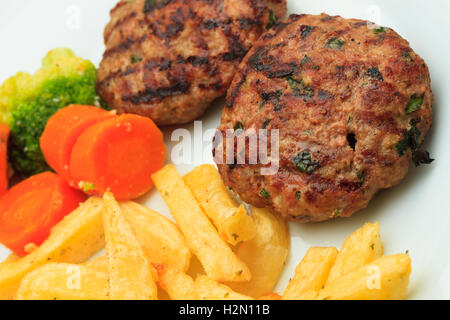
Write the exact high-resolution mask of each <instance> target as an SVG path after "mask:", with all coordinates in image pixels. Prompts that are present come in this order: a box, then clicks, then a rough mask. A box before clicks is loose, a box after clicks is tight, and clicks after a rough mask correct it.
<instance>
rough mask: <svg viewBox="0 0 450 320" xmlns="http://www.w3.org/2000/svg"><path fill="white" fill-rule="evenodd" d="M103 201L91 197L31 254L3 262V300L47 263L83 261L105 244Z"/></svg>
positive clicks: (0, 285) (0, 274)
mask: <svg viewBox="0 0 450 320" xmlns="http://www.w3.org/2000/svg"><path fill="white" fill-rule="evenodd" d="M102 212H103V202H102V200H101V199H99V198H95V197H92V198H90V199H88V200H87V201H86V202H84V203H83V204H81V205H80V207H79V208H78V209H76V210H75V211H74V212H72V213H70V214H69V215H67V216H66V217H65V218H64V219H63V220H62V221H61V222H60V223H58V224H57V225H56V226H55V227H54V228H53V229H52V231H51V233H50V236H49V237H48V239H47V240H45V241H44V242H43V243H42V244H41V245H40V246H39V247H38V248H37V249H36V250H34V251H33V252H32V253H30V254H29V255H27V256H25V257H23V258H21V259H19V260H17V261H14V262H8V263H4V264H0V300H3V299H13V298H14V296H15V294H16V290H17V288H18V287H19V284H20V281H21V280H22V278H23V277H24V276H25V275H26V274H27V273H28V272H30V271H32V270H33V269H35V268H37V267H38V266H40V265H42V264H44V263H48V262H67V263H81V262H84V261H86V260H87V259H89V257H91V256H92V255H93V254H94V253H96V252H97V251H99V250H100V249H102V248H103V247H104V245H105V238H104V231H103V222H102Z"/></svg>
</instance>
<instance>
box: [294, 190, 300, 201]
mask: <svg viewBox="0 0 450 320" xmlns="http://www.w3.org/2000/svg"><path fill="white" fill-rule="evenodd" d="M301 198H302V192H301V191H297V192H296V193H295V199H297V200H300V199H301Z"/></svg>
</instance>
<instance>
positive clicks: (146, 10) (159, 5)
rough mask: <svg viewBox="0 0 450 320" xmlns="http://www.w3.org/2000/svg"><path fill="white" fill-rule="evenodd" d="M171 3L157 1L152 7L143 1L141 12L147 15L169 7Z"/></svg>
mask: <svg viewBox="0 0 450 320" xmlns="http://www.w3.org/2000/svg"><path fill="white" fill-rule="evenodd" d="M171 2H172V0H160V1H157V0H156V3H155V4H154V5H150V2H147V1H145V2H144V7H143V8H142V11H143V12H144V13H145V14H149V13H152V12H153V11H155V10H159V9H162V8H164V7H165V6H167V5H169V4H170V3H171Z"/></svg>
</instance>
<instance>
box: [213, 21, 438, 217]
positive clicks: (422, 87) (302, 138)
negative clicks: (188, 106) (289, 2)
mask: <svg viewBox="0 0 450 320" xmlns="http://www.w3.org/2000/svg"><path fill="white" fill-rule="evenodd" d="M432 103H433V93H432V90H431V86H430V75H429V71H428V68H427V66H426V64H425V62H424V61H423V59H422V58H421V57H419V56H418V55H417V54H416V53H415V52H414V51H413V50H412V49H411V48H410V46H409V43H408V42H407V41H406V40H404V39H403V38H402V37H401V36H399V35H398V34H397V33H396V32H395V31H393V30H391V29H389V28H384V27H379V26H375V25H373V24H371V23H368V22H366V21H360V20H346V19H343V18H341V17H332V16H328V15H325V14H323V15H319V16H313V15H293V16H291V17H290V18H289V20H287V21H285V22H281V23H279V24H277V25H276V26H274V27H273V28H272V29H271V30H270V31H268V32H267V33H266V34H264V35H263V36H262V37H261V39H260V40H259V41H257V43H256V44H255V45H254V47H253V48H252V50H251V51H250V52H249V53H248V55H247V56H246V58H245V59H244V61H243V62H242V64H241V65H240V68H239V70H238V73H237V75H236V77H235V78H234V80H233V83H232V85H231V87H230V89H229V92H228V97H227V103H226V107H225V109H224V111H223V115H222V120H221V125H220V127H219V130H220V131H221V132H222V133H223V135H225V130H227V129H233V128H234V127H235V126H236V123H239V127H240V128H241V129H242V128H244V129H257V130H258V129H262V128H264V127H265V128H267V130H269V135H270V130H273V129H278V130H279V135H280V146H279V154H280V168H279V170H278V172H277V173H276V174H274V175H268V176H263V175H261V172H260V169H261V167H263V165H261V164H259V165H249V164H248V163H249V162H248V161H246V163H247V164H245V165H239V164H234V165H230V164H218V166H219V170H220V173H221V175H222V177H223V179H224V181H225V183H226V185H227V186H229V187H231V188H232V189H233V190H234V191H235V192H236V193H238V194H239V196H240V197H241V198H242V199H243V200H244V201H246V202H248V203H250V204H253V205H255V206H258V207H262V206H268V207H272V208H273V209H274V210H275V211H277V212H278V213H279V214H281V215H282V216H283V217H285V218H287V219H290V220H293V221H298V222H302V223H307V222H320V221H325V220H329V219H333V218H336V217H349V216H351V215H352V214H354V213H355V212H357V211H358V210H361V209H363V208H365V207H366V206H367V205H368V204H369V202H370V200H371V199H372V198H373V197H374V195H375V194H376V193H377V191H379V190H381V189H386V188H390V187H392V186H394V185H396V184H398V183H399V182H400V181H401V180H402V179H403V178H404V177H405V175H406V173H407V171H408V167H409V165H410V163H411V160H412V158H413V157H414V160H415V161H416V162H419V163H420V162H425V163H426V162H429V161H430V159H426V158H427V154H426V153H424V152H420V151H419V147H420V145H421V144H422V142H423V140H424V137H425V135H426V133H427V131H428V130H429V128H430V126H431V122H432ZM216 143H217V142H216ZM217 144H218V145H219V146H221V145H224V148H225V152H226V150H227V145H226V144H222V143H217ZM247 148H248V146H247ZM228 149H230V146H228ZM216 151H217V150H216ZM235 152H236V154H235V157H237V155H238V154H240V155H242V154H244V155H245V154H246V153H243V152H242V150H236V151H235ZM247 156H248V153H247ZM247 160H248V159H247Z"/></svg>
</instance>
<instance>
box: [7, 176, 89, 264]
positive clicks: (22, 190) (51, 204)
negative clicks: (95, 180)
mask: <svg viewBox="0 0 450 320" xmlns="http://www.w3.org/2000/svg"><path fill="white" fill-rule="evenodd" d="M84 200H85V195H84V194H83V193H82V192H80V191H79V190H76V189H73V188H71V187H70V186H69V185H68V184H67V182H65V181H64V180H63V179H61V178H60V177H59V176H57V175H56V174H54V173H51V172H44V173H41V174H38V175H35V176H33V177H31V178H28V179H27V180H24V181H22V182H21V183H19V184H17V185H15V186H14V187H12V188H11V189H10V190H9V191H8V192H7V193H6V194H5V195H4V196H3V197H2V198H1V199H0V242H1V243H2V244H4V245H5V246H6V247H8V248H9V249H11V250H12V251H13V252H14V253H15V254H17V255H20V256H24V255H26V254H27V250H26V248H27V246H28V245H36V246H39V245H40V244H41V243H42V242H43V241H44V240H45V239H46V238H47V237H48V236H49V234H50V229H51V228H52V227H53V226H54V225H56V224H57V223H58V222H59V221H61V220H62V218H64V217H65V216H66V215H67V214H69V213H70V212H72V211H73V210H74V209H76V208H77V207H78V205H79V204H80V202H83V201H84Z"/></svg>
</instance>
